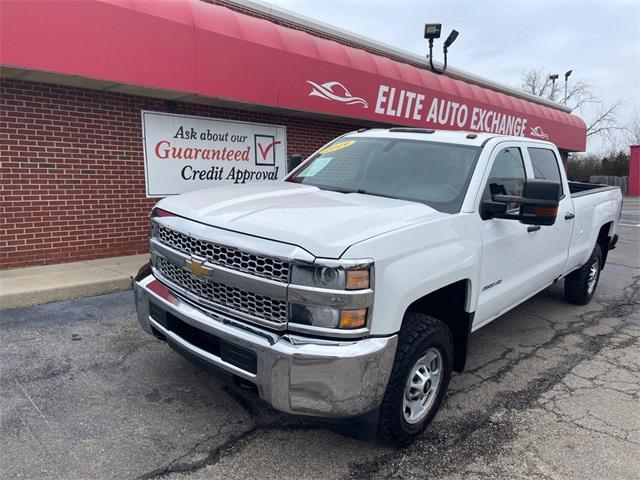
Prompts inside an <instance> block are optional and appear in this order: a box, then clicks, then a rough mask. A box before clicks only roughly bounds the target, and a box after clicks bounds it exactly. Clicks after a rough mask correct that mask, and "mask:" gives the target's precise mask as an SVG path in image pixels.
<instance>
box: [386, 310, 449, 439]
mask: <svg viewBox="0 0 640 480" xmlns="http://www.w3.org/2000/svg"><path fill="white" fill-rule="evenodd" d="M399 337H400V338H399V339H398V348H397V350H396V356H395V361H394V364H393V369H392V371H391V376H390V378H389V384H388V385H387V390H386V392H385V395H384V398H383V400H382V404H381V405H380V416H379V419H378V438H379V439H380V440H381V441H382V442H384V443H387V444H390V445H394V446H402V445H406V444H407V443H409V442H411V441H412V440H413V439H415V438H416V437H417V436H418V435H420V433H422V432H423V431H424V429H425V428H426V427H427V425H429V424H430V423H431V420H433V417H434V416H435V414H436V412H437V411H438V408H440V404H441V403H442V400H443V399H444V396H445V394H446V392H447V387H448V386H449V379H450V378H451V366H452V365H453V341H452V338H451V332H450V331H449V328H448V327H447V326H446V325H445V324H444V323H443V322H441V321H440V320H438V319H437V318H433V317H430V316H428V315H423V314H421V313H414V312H409V313H407V314H406V315H405V318H404V320H403V322H402V329H401V330H400V335H399ZM432 348H435V349H437V350H438V351H439V353H440V355H441V359H442V378H441V380H440V385H439V386H438V388H437V391H436V393H435V395H436V397H435V401H434V402H433V404H432V405H431V407H430V410H429V411H428V413H427V414H426V416H425V417H424V418H423V419H422V420H421V421H419V422H418V423H408V422H407V421H406V420H405V415H404V412H403V398H404V396H405V386H406V384H407V381H408V379H409V378H408V377H409V374H410V373H411V371H412V369H413V367H414V366H415V364H416V362H417V361H418V360H419V359H421V358H422V357H423V355H424V354H425V352H427V351H428V350H430V349H432Z"/></svg>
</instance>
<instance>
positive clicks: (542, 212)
mask: <svg viewBox="0 0 640 480" xmlns="http://www.w3.org/2000/svg"><path fill="white" fill-rule="evenodd" d="M533 213H534V214H535V215H537V216H540V217H555V216H556V215H557V214H558V207H534V208H533Z"/></svg>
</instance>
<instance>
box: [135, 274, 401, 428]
mask: <svg viewBox="0 0 640 480" xmlns="http://www.w3.org/2000/svg"><path fill="white" fill-rule="evenodd" d="M134 291H135V299H136V309H137V312H138V322H139V323H140V326H141V327H142V328H143V329H144V330H145V331H146V332H147V333H150V334H153V329H155V330H156V331H157V332H159V333H161V334H162V335H164V336H165V337H166V338H167V339H168V340H169V341H171V342H173V343H174V344H176V345H177V346H178V347H180V348H181V349H183V350H186V351H187V352H189V354H191V355H194V356H196V357H198V358H200V359H201V360H204V361H205V362H207V363H209V364H211V365H213V366H215V367H217V368H219V369H222V370H224V371H226V372H228V373H231V374H233V375H236V376H237V377H239V378H241V379H243V380H245V381H248V382H251V383H253V384H255V385H256V387H257V389H258V394H259V395H260V398H262V399H263V400H265V401H266V402H268V403H269V404H271V405H272V406H273V407H274V408H276V409H277V410H281V411H284V412H288V413H294V414H303V415H317V416H325V417H351V416H355V415H360V414H362V413H366V412H368V411H370V410H373V409H374V408H376V407H377V406H378V405H379V404H380V402H381V400H382V397H383V395H384V391H385V389H386V386H387V382H388V380H389V375H390V373H391V368H392V366H393V360H394V357H395V351H396V345H397V336H396V335H392V336H390V337H382V338H365V339H361V340H340V341H337V340H336V341H333V340H326V339H312V338H307V337H302V336H297V335H291V334H284V335H283V334H282V333H274V332H270V331H268V330H264V329H261V328H259V327H256V326H250V325H247V324H245V323H240V322H238V321H236V320H234V319H232V318H230V317H226V316H223V315H220V314H218V313H211V312H205V311H203V310H202V309H200V308H197V307H196V306H195V305H193V304H191V303H190V302H188V301H185V300H183V299H182V298H178V297H176V296H174V295H173V294H172V293H171V292H170V291H169V290H168V289H167V287H165V286H164V285H163V284H162V283H160V282H159V281H158V280H156V279H155V278H154V277H153V276H152V275H149V276H147V277H146V278H144V279H141V280H140V281H137V282H135V283H134ZM150 301H151V302H154V303H155V304H156V305H158V306H160V307H161V308H162V309H164V310H165V311H167V312H169V313H170V314H172V315H174V316H175V317H177V318H178V319H179V320H181V321H183V322H185V323H187V324H189V325H190V326H191V327H194V328H196V329H199V330H202V331H204V332H207V333H209V334H211V335H215V336H216V337H219V338H221V339H223V340H225V341H227V342H229V343H232V344H234V345H237V346H239V347H242V348H245V349H247V350H250V351H252V352H254V353H255V354H256V357H257V369H256V372H255V373H251V372H249V371H246V370H244V369H242V368H239V367H237V366H236V365H232V364H231V363H227V362H226V361H224V360H223V359H222V358H221V357H219V356H216V355H214V354H212V353H210V352H208V351H205V350H202V349H201V348H198V347H197V346H195V345H192V344H190V343H189V342H187V341H186V340H185V339H184V338H182V337H180V336H178V335H177V334H175V333H174V332H172V331H170V330H167V329H166V328H164V327H163V326H162V325H161V324H160V323H159V322H158V321H156V320H154V318H153V317H152V316H151V315H150V314H149V302H150Z"/></svg>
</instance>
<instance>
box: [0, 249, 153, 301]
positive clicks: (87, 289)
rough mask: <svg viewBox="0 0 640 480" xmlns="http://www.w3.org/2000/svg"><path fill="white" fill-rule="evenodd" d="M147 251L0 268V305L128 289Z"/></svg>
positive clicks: (146, 256)
mask: <svg viewBox="0 0 640 480" xmlns="http://www.w3.org/2000/svg"><path fill="white" fill-rule="evenodd" d="M147 261H148V255H146V254H145V255H133V256H128V257H117V258H108V259H99V260H89V261H86V262H73V263H64V264H58V265H47V266H43V267H28V268H21V269H14V270H5V271H2V272H0V309H6V308H17V307H27V306H31V305H41V304H43V303H49V302H55V301H60V300H68V299H71V298H80V297H90V296H94V295H102V294H105V293H112V292H118V291H123V290H129V289H131V288H132V286H133V277H134V276H135V274H136V273H137V272H138V270H139V268H140V267H141V266H142V265H144V264H145V263H146V262H147Z"/></svg>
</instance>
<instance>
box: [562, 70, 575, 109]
mask: <svg viewBox="0 0 640 480" xmlns="http://www.w3.org/2000/svg"><path fill="white" fill-rule="evenodd" d="M571 73H573V70H567V71H566V72H565V73H564V102H562V104H563V105H566V104H567V83H569V76H570V75H571Z"/></svg>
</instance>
